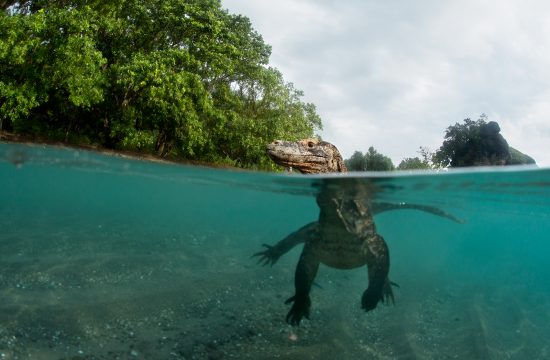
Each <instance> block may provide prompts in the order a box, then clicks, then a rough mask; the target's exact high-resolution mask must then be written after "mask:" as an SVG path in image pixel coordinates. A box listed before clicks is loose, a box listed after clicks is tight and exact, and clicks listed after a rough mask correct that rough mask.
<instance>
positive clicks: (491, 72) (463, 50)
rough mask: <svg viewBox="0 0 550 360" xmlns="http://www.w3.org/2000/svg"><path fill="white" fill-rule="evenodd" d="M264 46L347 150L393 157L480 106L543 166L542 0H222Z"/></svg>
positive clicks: (548, 133)
mask: <svg viewBox="0 0 550 360" xmlns="http://www.w3.org/2000/svg"><path fill="white" fill-rule="evenodd" d="M222 5H223V7H225V8H227V9H228V10H229V12H231V13H237V14H242V15H244V16H247V17H248V18H250V20H251V22H252V24H253V26H254V28H255V29H256V30H257V31H258V33H260V34H261V35H262V36H263V38H264V41H265V42H266V43H267V44H270V45H271V46H272V47H273V51H272V55H271V62H270V64H271V65H272V66H274V67H276V68H278V69H279V70H280V71H281V72H282V73H283V75H284V77H285V80H286V81H289V82H293V83H294V84H295V86H296V88H298V89H300V90H303V91H304V92H305V98H304V100H305V101H307V102H312V103H314V104H315V105H316V106H317V111H318V113H319V115H320V116H321V118H322V119H323V124H324V130H323V131H322V132H321V136H322V137H323V139H324V140H327V141H330V142H333V143H334V144H335V145H336V146H337V147H338V148H339V149H340V151H341V152H342V154H343V155H344V157H345V158H348V157H350V156H351V154H353V152H354V151H355V150H359V151H362V152H365V151H366V150H367V149H368V147H369V146H374V147H375V148H376V149H377V150H378V151H379V152H381V153H383V154H385V155H387V156H389V157H391V158H392V160H393V162H394V163H395V165H398V164H399V162H400V161H401V160H402V159H403V158H406V157H414V156H418V154H417V150H418V148H419V147H420V146H427V147H429V148H430V149H431V150H435V149H437V148H439V146H441V143H442V142H443V136H444V134H445V129H446V128H447V127H448V126H449V125H452V124H455V123H456V122H462V120H463V119H465V118H471V119H473V120H477V119H478V118H479V115H480V114H482V113H485V114H487V115H488V117H489V120H494V121H497V122H498V123H499V124H500V127H501V129H502V131H501V133H502V135H503V136H504V137H505V138H506V140H508V143H509V144H510V146H512V147H515V148H516V149H518V150H520V151H522V152H524V153H526V154H529V155H531V156H532V157H534V158H535V160H536V161H537V163H538V164H539V165H541V166H550V2H549V1H546V0H500V1H497V0H494V1H486V0H459V1H441V0H416V1H410V0H387V1H380V0H222Z"/></svg>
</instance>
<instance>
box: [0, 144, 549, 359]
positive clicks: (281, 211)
mask: <svg viewBox="0 0 550 360" xmlns="http://www.w3.org/2000/svg"><path fill="white" fill-rule="evenodd" d="M392 175H393V174H392ZM361 176H363V175H361ZM0 179H1V182H0V299H1V302H0V359H27V358H32V359H273V358H278V359H335V358H339V359H359V358H365V359H546V358H549V357H550V343H549V342H548V340H547V339H548V338H550V242H549V236H548V234H549V233H550V169H523V170H521V169H514V170H510V169H494V168H493V169H491V170H490V171H489V170H482V171H470V172H456V173H455V172H453V173H440V174H416V175H406V176H391V177H390V176H386V177H369V175H365V176H364V177H363V180H362V181H364V182H365V184H371V185H374V186H375V187H376V188H377V189H379V190H378V191H377V192H376V193H375V194H374V195H373V196H375V200H377V201H385V202H394V203H397V202H408V203H416V204H422V205H429V206H435V207H438V208H440V209H442V210H445V211H447V212H449V213H451V214H453V215H454V216H456V217H459V218H461V219H463V220H464V221H465V223H464V224H458V223H456V222H452V221H449V220H448V219H444V218H441V217H437V216H434V215H432V214H428V213H424V212H419V211H411V210H403V211H390V212H385V213H382V214H380V215H377V216H376V218H375V220H376V224H377V227H378V231H379V233H380V234H382V235H383V236H384V238H385V239H386V241H387V243H388V245H389V247H390V252H391V261H392V268H391V278H392V280H394V281H395V282H397V283H399V285H400V288H399V289H396V291H395V296H396V305H395V306H381V305H380V306H379V307H378V308H377V309H375V310H374V311H373V312H370V313H367V314H366V313H364V312H363V311H362V310H361V309H360V298H361V294H362V292H363V291H364V289H365V288H366V286H367V271H366V268H359V269H355V270H347V271H344V270H335V269H331V268H327V267H323V266H321V268H320V271H319V274H318V277H317V280H316V282H317V284H318V285H319V287H315V288H314V289H313V291H312V294H311V296H312V302H313V305H312V306H313V307H312V314H311V320H310V321H307V320H306V321H304V322H303V323H302V325H301V326H300V328H299V329H292V328H291V327H290V326H289V325H287V324H286V323H285V322H284V318H285V315H286V313H287V311H288V306H287V305H285V304H284V300H285V299H286V298H288V297H289V296H291V295H292V294H293V291H294V285H293V277H294V269H295V265H296V262H297V260H298V257H299V254H300V251H301V249H300V248H299V247H298V248H296V249H294V250H292V251H291V252H289V253H288V254H287V255H286V256H284V257H283V258H282V259H281V260H280V261H279V262H278V263H277V264H276V265H275V266H273V267H271V268H270V267H261V266H259V265H257V264H256V260H255V259H251V257H250V256H251V255H252V254H253V253H255V252H257V251H259V250H261V245H262V244H263V243H267V244H275V243H276V242H277V241H279V240H280V239H282V238H284V237H285V236H286V235H288V234H289V233H290V232H292V231H295V230H296V229H298V228H299V227H301V226H303V225H305V224H306V223H308V222H311V221H314V220H316V218H317V216H318V212H319V210H318V207H317V205H316V202H315V195H316V192H315V191H316V189H317V188H318V187H316V186H314V185H315V184H318V183H319V182H321V181H331V182H334V184H335V186H339V185H341V184H342V183H343V181H342V180H343V179H344V178H343V177H341V176H339V177H328V178H327V177H325V178H322V177H305V176H286V175H274V174H265V173H251V172H236V171H228V170H216V169H207V168H200V167H189V166H175V165H167V164H160V163H150V162H140V161H135V160H131V159H126V158H120V157H111V156H104V155H99V154H95V153H90V152H86V151H75V150H67V149H58V148H52V147H44V146H23V145H14V144H4V143H0ZM294 337H297V340H293V339H294ZM291 338H292V339H291Z"/></svg>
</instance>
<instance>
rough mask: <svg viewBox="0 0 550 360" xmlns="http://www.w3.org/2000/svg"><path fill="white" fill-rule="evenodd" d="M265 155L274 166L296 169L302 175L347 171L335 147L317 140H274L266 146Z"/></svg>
mask: <svg viewBox="0 0 550 360" xmlns="http://www.w3.org/2000/svg"><path fill="white" fill-rule="evenodd" d="M267 154H268V155H269V157H270V158H271V159H272V160H273V161H274V162H275V163H276V164H278V165H281V166H284V167H291V168H294V169H297V170H298V171H300V172H301V173H302V174H319V173H332V172H347V171H348V169H347V168H346V165H345V164H344V160H343V159H342V155H340V152H339V151H338V149H337V148H336V146H334V145H332V144H331V143H329V142H326V141H319V140H318V139H304V140H299V141H282V140H276V141H274V142H272V143H271V144H269V145H267Z"/></svg>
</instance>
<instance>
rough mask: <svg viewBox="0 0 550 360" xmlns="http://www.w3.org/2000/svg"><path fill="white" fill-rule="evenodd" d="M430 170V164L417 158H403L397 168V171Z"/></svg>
mask: <svg viewBox="0 0 550 360" xmlns="http://www.w3.org/2000/svg"><path fill="white" fill-rule="evenodd" d="M427 169H431V166H430V164H428V163H426V162H424V161H423V160H420V158H419V157H413V158H405V159H403V160H401V162H400V163H399V165H398V166H397V170H427Z"/></svg>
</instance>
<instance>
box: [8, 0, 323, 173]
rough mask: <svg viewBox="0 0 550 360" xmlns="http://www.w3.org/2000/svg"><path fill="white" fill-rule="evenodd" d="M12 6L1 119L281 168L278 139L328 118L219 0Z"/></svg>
mask: <svg viewBox="0 0 550 360" xmlns="http://www.w3.org/2000/svg"><path fill="white" fill-rule="evenodd" d="M0 5H1V8H2V9H7V8H8V6H10V5H13V6H12V7H11V8H10V10H9V11H1V12H0V130H1V129H2V128H4V129H9V130H13V131H15V132H18V133H25V134H32V135H38V136H41V137H47V138H54V139H58V140H64V141H83V140H82V139H85V141H86V142H93V143H97V144H100V145H103V146H106V147H111V148H121V149H133V150H140V151H147V152H156V153H157V154H159V155H162V156H166V155H170V156H182V157H185V158H187V159H194V160H202V161H214V162H222V163H225V164H235V165H238V166H243V167H255V168H270V167H272V166H273V165H272V163H271V161H270V160H269V159H268V158H267V156H266V155H265V144H266V143H269V142H271V141H273V140H274V139H277V138H284V139H298V138H304V137H310V136H312V135H313V133H314V131H315V130H317V129H321V119H320V118H319V116H318V115H317V113H316V109H315V106H314V105H313V104H307V103H304V102H302V100H301V99H302V97H303V93H302V92H301V91H299V90H297V89H295V88H294V86H293V84H290V83H286V82H285V81H284V79H283V77H282V75H281V74H280V72H279V71H278V70H277V69H274V68H270V67H269V66H268V62H269V56H270V52H271V48H270V47H269V45H267V44H265V43H264V42H263V39H262V37H261V36H260V35H259V34H258V33H257V32H256V31H254V29H253V28H252V25H251V23H250V21H249V19H247V18H246V17H243V16H240V15H232V14H229V13H228V12H227V11H226V10H224V9H222V7H221V3H220V1H219V0H167V1H161V0H145V1H138V0H114V1H108V2H104V1H83V0H80V1H78V0H77V1H74V0H73V1H48V0H36V1H32V2H3V3H0Z"/></svg>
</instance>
